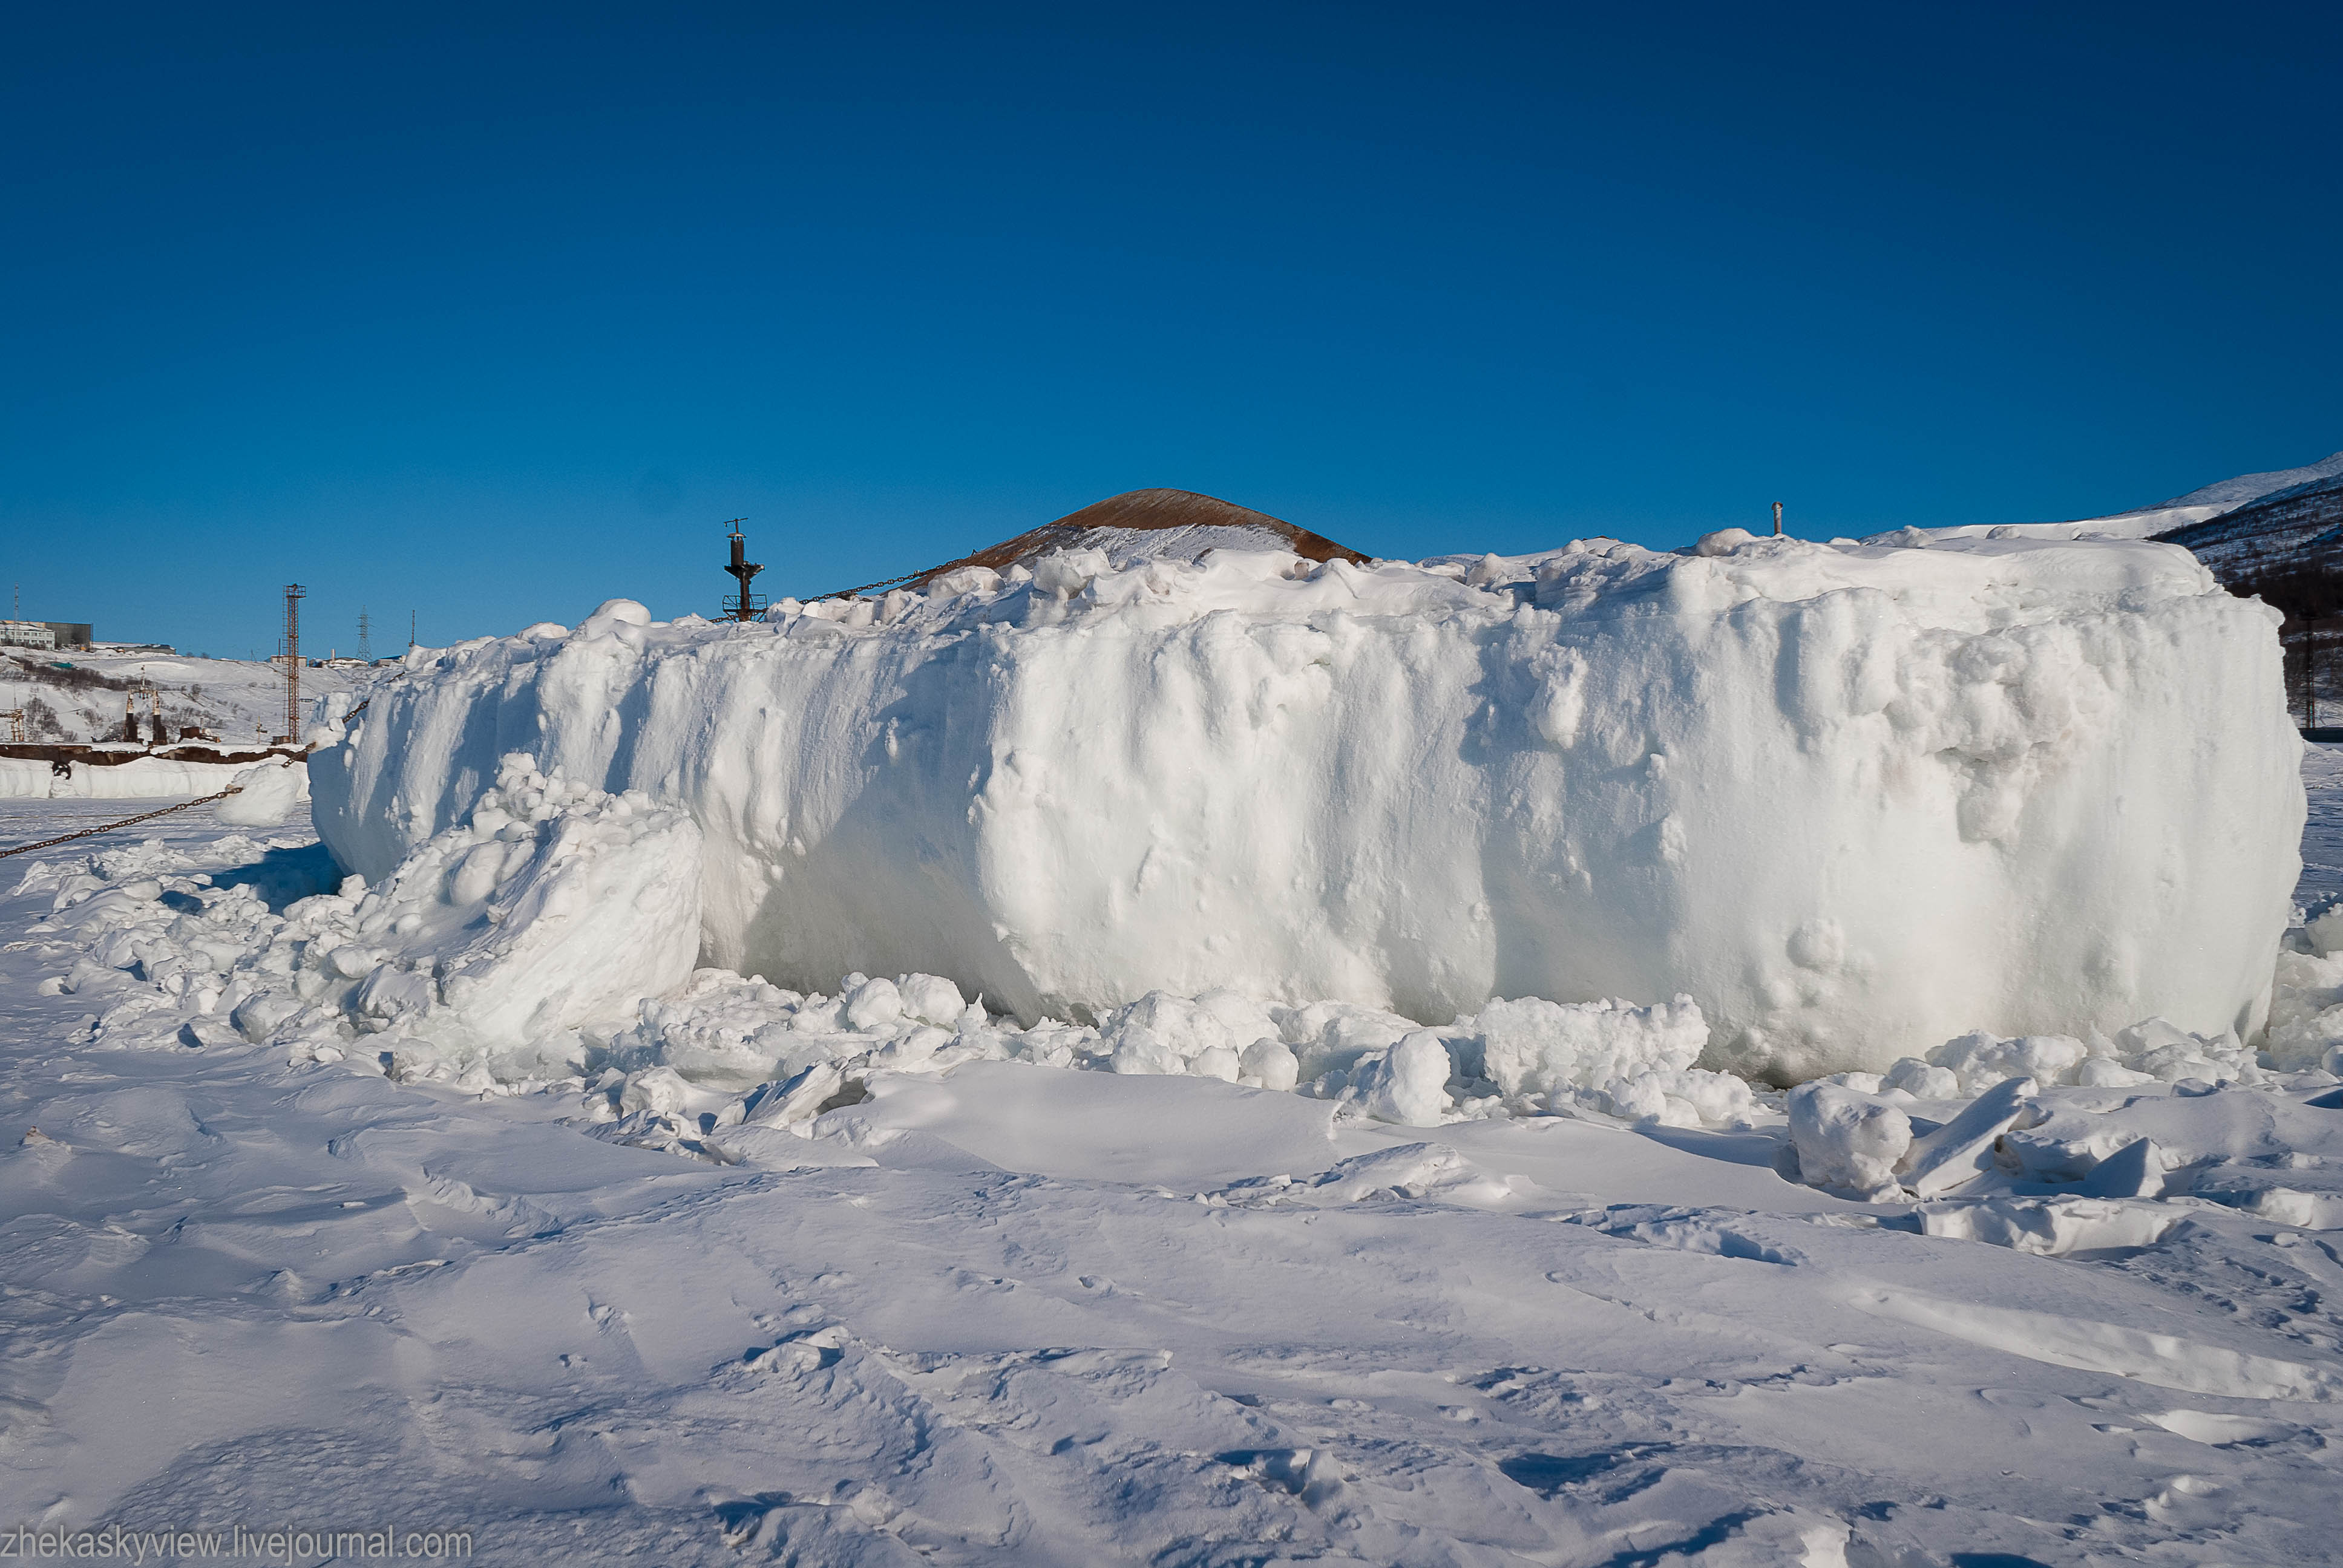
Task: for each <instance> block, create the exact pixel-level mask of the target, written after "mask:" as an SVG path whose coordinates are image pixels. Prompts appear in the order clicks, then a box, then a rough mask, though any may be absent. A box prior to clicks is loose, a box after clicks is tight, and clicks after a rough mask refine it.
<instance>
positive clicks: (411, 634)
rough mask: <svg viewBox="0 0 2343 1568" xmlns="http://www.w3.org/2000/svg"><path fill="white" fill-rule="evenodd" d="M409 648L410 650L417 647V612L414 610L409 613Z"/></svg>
mask: <svg viewBox="0 0 2343 1568" xmlns="http://www.w3.org/2000/svg"><path fill="white" fill-rule="evenodd" d="M414 646H415V612H414V611H413V610H408V611H407V647H409V648H413V647H414Z"/></svg>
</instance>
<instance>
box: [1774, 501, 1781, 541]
mask: <svg viewBox="0 0 2343 1568" xmlns="http://www.w3.org/2000/svg"><path fill="white" fill-rule="evenodd" d="M1774 537H1775V538H1777V539H1778V538H1781V537H1782V503H1781V502H1779V501H1776V502H1775V503H1774Z"/></svg>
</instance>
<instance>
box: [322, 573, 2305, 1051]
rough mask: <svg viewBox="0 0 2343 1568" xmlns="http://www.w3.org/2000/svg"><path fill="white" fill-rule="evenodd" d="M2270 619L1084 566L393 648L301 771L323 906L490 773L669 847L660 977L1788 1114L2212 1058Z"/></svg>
mask: <svg viewBox="0 0 2343 1568" xmlns="http://www.w3.org/2000/svg"><path fill="white" fill-rule="evenodd" d="M2276 624H2277V617H2276V615H2275V612H2273V611H2270V610H2268V609H2267V608H2263V607H2262V606H2261V605H2259V604H2258V603H2254V602H2249V601H2246V600H2242V599H2238V598H2232V597H2231V596H2229V595H2228V594H2227V593H2225V592H2223V591H2222V590H2221V589H2220V588H2218V587H2217V585H2216V584H2215V582H2214V580H2213V578H2211V576H2210V575H2209V574H2208V573H2207V572H2206V571H2205V570H2204V569H2203V568H2200V567H2199V566H2197V563H2196V562H2195V560H2194V559H2193V558H2190V557H2189V556H2188V555H2187V553H2186V552H2185V551H2182V550H2179V549H2177V548H2172V547H2169V546H2163V545H2155V544H2147V543H2112V542H2100V541H2094V542H2089V543H2082V544H2076V543H2063V542H2044V541H2035V540H2019V539H2011V540H1964V541H1960V542H1958V543H1956V544H1939V545H1936V546H1934V547H1932V548H1894V547H1889V546H1883V545H1855V544H1854V543H1853V542H1851V541H1841V542H1840V543H1837V544H1832V545H1819V544H1809V543H1804V542H1800V541H1795V540H1784V539H1753V538H1749V537H1748V536H1746V535H1745V534H1742V533H1740V531H1739V530H1730V531H1728V533H1726V534H1724V535H1715V536H1711V537H1710V538H1707V539H1704V540H1703V541H1702V543H1701V546H1700V547H1699V549H1698V550H1697V551H1696V552H1693V553H1684V554H1662V553H1655V552H1652V551H1648V550H1644V549H1641V548H1636V547H1634V546H1630V545H1624V544H1619V543H1614V542H1611V541H1607V540H1606V541H1595V542H1594V543H1574V544H1572V545H1571V546H1570V547H1568V548H1565V549H1563V550H1559V551H1555V552H1552V553H1550V554H1547V555H1543V556H1533V557H1522V558H1497V557H1486V558H1482V559H1480V560H1478V561H1473V560H1469V559H1463V558H1454V559H1443V560H1434V561H1428V562H1425V563H1422V564H1420V565H1408V564H1400V563H1378V564H1376V565H1374V566H1373V567H1368V568H1359V567H1354V566H1352V565H1350V564H1347V563H1344V562H1339V561H1337V562H1329V563H1325V564H1322V565H1321V564H1314V563H1310V562H1306V561H1303V560H1301V559H1300V558H1296V557H1293V556H1290V555H1283V554H1274V553H1265V552H1264V553H1238V552H1226V551H1222V552H1214V553H1212V554H1210V555H1207V556H1205V557H1204V558H1203V559H1202V561H1201V562H1198V563H1195V564H1185V563H1173V562H1165V561H1161V560H1159V561H1153V562H1136V563H1130V564H1125V565H1121V566H1118V565H1117V564H1116V563H1113V562H1111V561H1110V560H1109V559H1108V558H1106V557H1105V556H1104V555H1103V554H1101V553H1100V552H1098V551H1094V550H1093V551H1082V552H1076V553H1072V554H1061V555H1054V556H1051V557H1048V558H1044V559H1043V560H1042V561H1041V563H1040V564H1039V566H1038V567H1037V568H1036V569H1035V571H1034V572H1032V573H1028V572H1026V571H1025V570H1024V568H1015V569H1013V570H1012V571H1011V573H1010V574H1009V576H1008V577H1007V578H1001V577H998V576H996V575H995V574H993V573H992V572H990V571H989V570H987V569H985V568H969V569H967V570H964V571H960V572H956V573H953V574H951V575H950V577H948V578H941V579H939V580H938V581H936V582H935V583H933V584H932V585H930V591H929V592H928V593H927V594H925V595H916V594H910V593H907V592H903V591H901V590H898V591H896V592H894V593H890V595H889V596H888V597H887V598H886V599H885V600H884V601H883V602H874V601H870V600H854V601H843V600H840V601H826V602H822V603H817V604H813V605H807V606H799V605H798V604H796V603H795V602H794V601H788V600H785V601H783V602H782V604H780V605H779V606H777V607H776V608H775V609H774V610H773V611H772V612H771V613H770V614H769V616H768V618H766V619H765V620H763V621H761V622H756V623H749V624H731V623H711V622H707V621H702V620H699V619H698V618H684V619H682V620H679V621H676V622H672V623H659V622H654V621H651V620H650V618H649V616H648V614H647V613H646V612H645V611H644V610H643V609H642V608H641V607H640V606H639V605H636V604H634V603H632V602H631V601H626V600H613V601H611V602H610V603H609V604H608V605H605V606H604V607H603V608H601V609H600V610H599V611H598V612H597V613H596V614H595V615H594V616H593V617H592V618H589V619H588V620H587V621H586V622H585V624H584V625H582V626H580V627H579V628H577V629H576V630H575V631H570V630H567V629H565V628H560V627H557V626H552V625H540V626H536V627H532V628H528V630H526V631H524V632H522V633H520V634H519V635H518V636H515V637H509V638H493V639H481V640H479V641H476V642H472V643H468V644H465V645H462V646H460V647H457V648H448V649H443V650H427V649H417V650H415V651H414V652H413V653H411V654H410V656H409V658H408V660H407V668H406V669H405V670H404V671H403V672H402V673H400V674H399V675H397V677H396V678H393V679H391V680H389V681H388V682H387V683H384V684H382V685H379V686H377V689H376V690H375V693H374V696H373V698H372V700H371V703H370V705H369V706H368V708H367V710H366V711H365V712H364V713H362V714H360V715H359V716H358V717H357V719H355V720H353V721H351V722H350V723H349V725H348V727H347V733H345V732H344V731H343V729H342V728H341V726H340V725H339V724H338V723H337V724H335V725H333V726H330V727H328V729H327V731H326V732H325V733H324V734H323V735H322V736H321V737H317V738H318V739H327V740H332V741H335V742H337V743H336V744H332V745H329V746H328V747H327V749H323V750H321V751H319V752H318V753H317V755H316V756H315V757H314V758H313V759H312V761H311V771H312V788H313V790H314V793H315V815H316V819H317V826H318V829H319V830H320V832H321V833H322V834H323V836H324V838H325V839H326V840H327V843H328V845H329V846H330V847H331V848H332V849H333V852H334V854H335V855H336V857H337V859H339V860H340V861H341V862H342V864H343V865H344V866H346V867H347V868H349V869H354V870H356V871H357V872H359V873H361V874H362V875H364V876H366V877H367V879H370V880H372V879H379V878H381V877H383V876H385V875H386V874H387V873H388V872H389V871H390V870H391V869H392V868H393V867H394V866H395V865H396V864H397V861H398V859H400V857H401V856H402V855H403V854H405V853H406V852H407V850H408V849H412V848H413V847H415V846H416V845H417V844H418V843H420V842H422V841H423V840H424V839H427V838H429V837H431V836H432V835H434V834H435V833H437V832H439V831H441V830H443V829H448V828H449V827H451V826H452V825H454V824H456V823H457V822H458V821H459V820H461V819H463V818H464V817H465V814H466V813H467V812H468V810H469V809H470V808H471V807H472V805H473V804H474V802H475V801H477V800H478V798H479V797H480V796H481V794H482V793H483V792H484V791H486V790H488V789H490V788H492V787H493V786H494V785H495V783H496V780H497V778H498V767H499V761H500V759H502V758H503V757H505V756H506V755H507V754H508V753H515V752H525V753H528V755H529V756H530V757H532V758H534V759H537V761H538V763H539V764H540V765H541V766H543V767H544V768H545V769H547V771H548V772H556V771H558V773H559V774H560V775H561V776H563V777H566V778H567V779H570V780H572V781H574V782H577V783H581V784H585V785H591V786H594V787H598V788H601V789H608V790H611V791H619V790H625V789H639V790H642V791H644V792H646V793H647V794H648V795H649V797H651V798H652V799H654V800H656V801H666V802H672V803H674V804H677V805H679V806H681V807H682V808H683V809H685V810H687V811H688V812H689V815H690V817H691V818H692V819H693V821H694V823H695V824H696V826H697V828H698V829H699V839H700V843H701V846H702V848H701V851H700V853H701V867H700V872H701V882H702V887H701V898H700V907H701V910H702V915H701V921H702V924H701V961H702V962H704V963H709V964H715V965H721V966H724V967H727V968H730V969H734V970H740V971H743V972H752V973H759V974H762V975H764V976H766V977H768V978H769V979H770V980H775V981H777V982H779V983H781V984H784V985H789V986H792V987H798V988H801V989H807V990H811V989H816V988H818V987H820V986H821V985H825V984H834V983H835V981H836V977H838V976H839V975H840V974H842V973H845V972H848V971H850V970H863V971H868V972H870V973H900V972H910V971H915V970H919V971H926V972H929V973H933V974H940V975H945V976H949V977H950V978H951V979H952V980H956V981H958V982H959V983H960V986H961V987H962V989H963V990H966V991H968V992H969V993H970V994H975V993H977V992H981V993H982V994H983V995H984V996H985V998H986V999H987V1000H989V1001H990V1003H991V1005H992V1006H994V1007H996V1008H1001V1009H1005V1010H1011V1011H1014V1012H1016V1013H1018V1014H1019V1015H1020V1016H1021V1017H1022V1018H1024V1019H1025V1020H1028V1021H1029V1022H1030V1021H1031V1020H1034V1019H1036V1018H1039V1017H1041V1016H1044V1015H1049V1014H1067V1013H1071V1014H1073V1015H1076V1016H1081V1014H1083V1013H1085V1012H1092V1013H1094V1012H1096V1011H1097V1010H1102V1009H1105V1008H1107V1007H1110V1006H1112V1005H1115V1004H1118V1003H1122V1002H1127V1001H1130V1000H1133V999H1135V998H1137V997H1139V996H1141V995H1142V994H1144V993H1146V992H1148V991H1150V990H1155V989H1158V988H1161V989H1162V990H1167V991H1171V992H1173V993H1176V994H1180V995H1194V994H1197V993H1200V992H1202V991H1205V990H1210V989H1212V988H1214V987H1228V988H1233V989H1235V990H1242V991H1245V992H1249V993H1252V994H1254V995H1257V996H1261V997H1264V998H1271V999H1278V1000H1291V1001H1304V1000H1316V999H1321V998H1326V999H1339V1000H1350V1001H1356V1002H1359V1003H1363V1004H1366V1005H1370V1006H1374V1007H1380V1008H1389V1009H1392V1010H1396V1011H1399V1012H1402V1013H1404V1014H1407V1015H1409V1016H1411V1017H1413V1018H1416V1019H1420V1020H1424V1021H1426V1022H1431V1023H1445V1022H1446V1021H1448V1020H1451V1019H1453V1018H1454V1017H1455V1016H1456V1015H1458V1014H1460V1013H1469V1012H1473V1011H1475V1010H1478V1009H1479V1008H1481V1006H1482V1005H1483V1003H1484V1002H1485V1001H1487V1000H1489V999H1490V998H1492V997H1517V996H1531V995H1534V996H1542V997H1546V998H1550V999H1554V1000H1562V1001H1582V1000H1595V999H1600V998H1607V997H1616V998H1623V999H1626V1000H1632V1001H1640V1002H1652V1001H1664V1000H1667V999H1669V998H1671V997H1674V996H1676V995H1678V994H1688V995H1690V996H1691V997H1692V998H1694V1000H1697V1001H1698V1003H1699V1004H1700V1007H1701V1009H1702V1010H1703V1011H1704V1013H1705V1014H1706V1016H1707V1018H1708V1019H1709V1020H1710V1022H1711V1023H1712V1025H1713V1026H1714V1032H1713V1033H1712V1035H1711V1038H1710V1042H1709V1046H1708V1050H1707V1052H1706V1054H1705V1056H1704V1058H1703V1062H1704V1065H1707V1066H1712V1067H1727V1068H1732V1069H1735V1070H1740V1071H1743V1072H1745V1073H1751V1074H1754V1075H1763V1076H1766V1077H1770V1078H1773V1079H1775V1080H1776V1081H1792V1080H1796V1079H1800V1078H1804V1077H1807V1076H1810V1075H1813V1074H1815V1073H1820V1072H1826V1071H1831V1070H1841V1069H1847V1068H1870V1069H1882V1068H1885V1066H1887V1065H1888V1064H1889V1063H1891V1062H1893V1061H1894V1060H1896V1059H1897V1058H1899V1057H1903V1056H1906V1055H1923V1054H1925V1053H1926V1051H1927V1050H1930V1049H1931V1048H1933V1047H1936V1046H1938V1045H1940V1044H1942V1043H1943V1042H1944V1041H1945V1040H1946V1039H1948V1038H1950V1037H1952V1036H1955V1035H1959V1034H1962V1033H1964V1032H1966V1031H1968V1030H1991V1031H1993V1032H1995V1033H1996V1034H1998V1035H2010V1036H2016V1035H2026V1034H2045V1033H2065V1034H2073V1035H2078V1036H2088V1035H2090V1034H2091V1033H2092V1032H2093V1031H2100V1032H2107V1031H2113V1030H2117V1029H2120V1028H2122V1027H2124V1026H2125V1025H2127V1024H2131V1023H2134V1022H2137V1020H2140V1019H2143V1018H2147V1017H2150V1016H2160V1017H2162V1018H2164V1019H2167V1020H2171V1021H2172V1022H2174V1023H2177V1024H2178V1025H2180V1026H2181V1027H2182V1028H2184V1029H2187V1030H2197V1031H2202V1032H2206V1033H2208V1034H2217V1033H2219V1032H2220V1031H2222V1030H2236V1031H2237V1032H2238V1033H2240V1034H2248V1033H2251V1032H2252V1031H2253V1030H2256V1029H2257V1028H2258V1027H2259V1025H2260V1022H2261V1019H2262V1015H2263V1013H2264V1011H2265V1010H2266V1009H2267V1006H2268V990H2269V986H2270V982H2271V956H2272V953H2273V951H2274V950H2275V948H2276V946H2277V943H2278V938H2279V936H2280V934H2281V932H2282V931H2283V930H2284V929H2285V927H2286V925H2287V922H2288V915H2289V908H2290V896H2291V893H2292V890H2293V888H2294V884H2295V879H2296V877H2297V874H2298V843H2299V839H2300V834H2301V829H2302V822H2303V812H2304V797H2303V790H2302V785H2301V782H2300V779H2299V777H2298V767H2299V756H2300V750H2301V747H2300V743H2299V741H2298V739H2297V737H2296V734H2295V731H2294V729H2293V727H2292V725H2291V723H2290V722H2289V719H2288V714H2287V710H2286V706H2285V702H2284V698H2283V692H2282V689H2281V685H2282V683H2281V673H2280V662H2279V654H2278V638H2277V633H2276Z"/></svg>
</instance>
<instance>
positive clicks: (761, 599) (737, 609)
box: [724, 518, 765, 620]
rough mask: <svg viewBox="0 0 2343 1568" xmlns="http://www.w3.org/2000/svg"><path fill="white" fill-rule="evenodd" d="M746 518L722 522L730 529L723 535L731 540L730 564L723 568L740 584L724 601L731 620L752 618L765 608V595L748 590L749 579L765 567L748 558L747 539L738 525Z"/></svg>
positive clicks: (729, 519)
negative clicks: (736, 591) (734, 592)
mask: <svg viewBox="0 0 2343 1568" xmlns="http://www.w3.org/2000/svg"><path fill="white" fill-rule="evenodd" d="M748 520H749V519H748V518H726V519H725V523H724V526H725V527H726V528H729V529H730V530H731V531H730V532H729V534H727V535H726V536H725V537H726V538H729V539H730V540H731V541H732V564H731V565H729V566H728V567H726V568H724V569H725V570H726V571H728V572H729V573H731V574H732V577H733V578H734V580H736V581H737V582H739V585H740V591H739V593H738V594H735V595H734V596H733V597H731V598H728V599H726V600H725V601H724V613H725V615H726V616H727V617H729V618H731V619H733V620H754V619H756V618H757V617H758V616H759V614H761V613H763V611H764V608H765V596H764V595H763V594H760V593H751V592H749V578H753V577H755V576H756V575H757V574H758V573H759V572H760V571H763V570H764V569H765V568H763V567H761V566H759V565H758V564H757V563H756V562H754V561H752V560H750V559H749V541H748V539H747V538H745V537H743V536H742V534H741V532H740V525H741V524H742V523H745V522H747V521H748Z"/></svg>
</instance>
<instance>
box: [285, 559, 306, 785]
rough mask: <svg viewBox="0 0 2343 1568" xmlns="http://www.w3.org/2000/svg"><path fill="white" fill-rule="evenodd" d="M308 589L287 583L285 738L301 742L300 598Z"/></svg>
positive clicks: (303, 596)
mask: <svg viewBox="0 0 2343 1568" xmlns="http://www.w3.org/2000/svg"><path fill="white" fill-rule="evenodd" d="M308 594H309V590H308V589H307V588H303V587H302V586H301V585H300V584H299V583H287V584H286V585H285V741H286V744H287V745H294V746H297V745H299V744H300V741H301V601H302V600H303V599H304V598H307V597H308Z"/></svg>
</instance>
